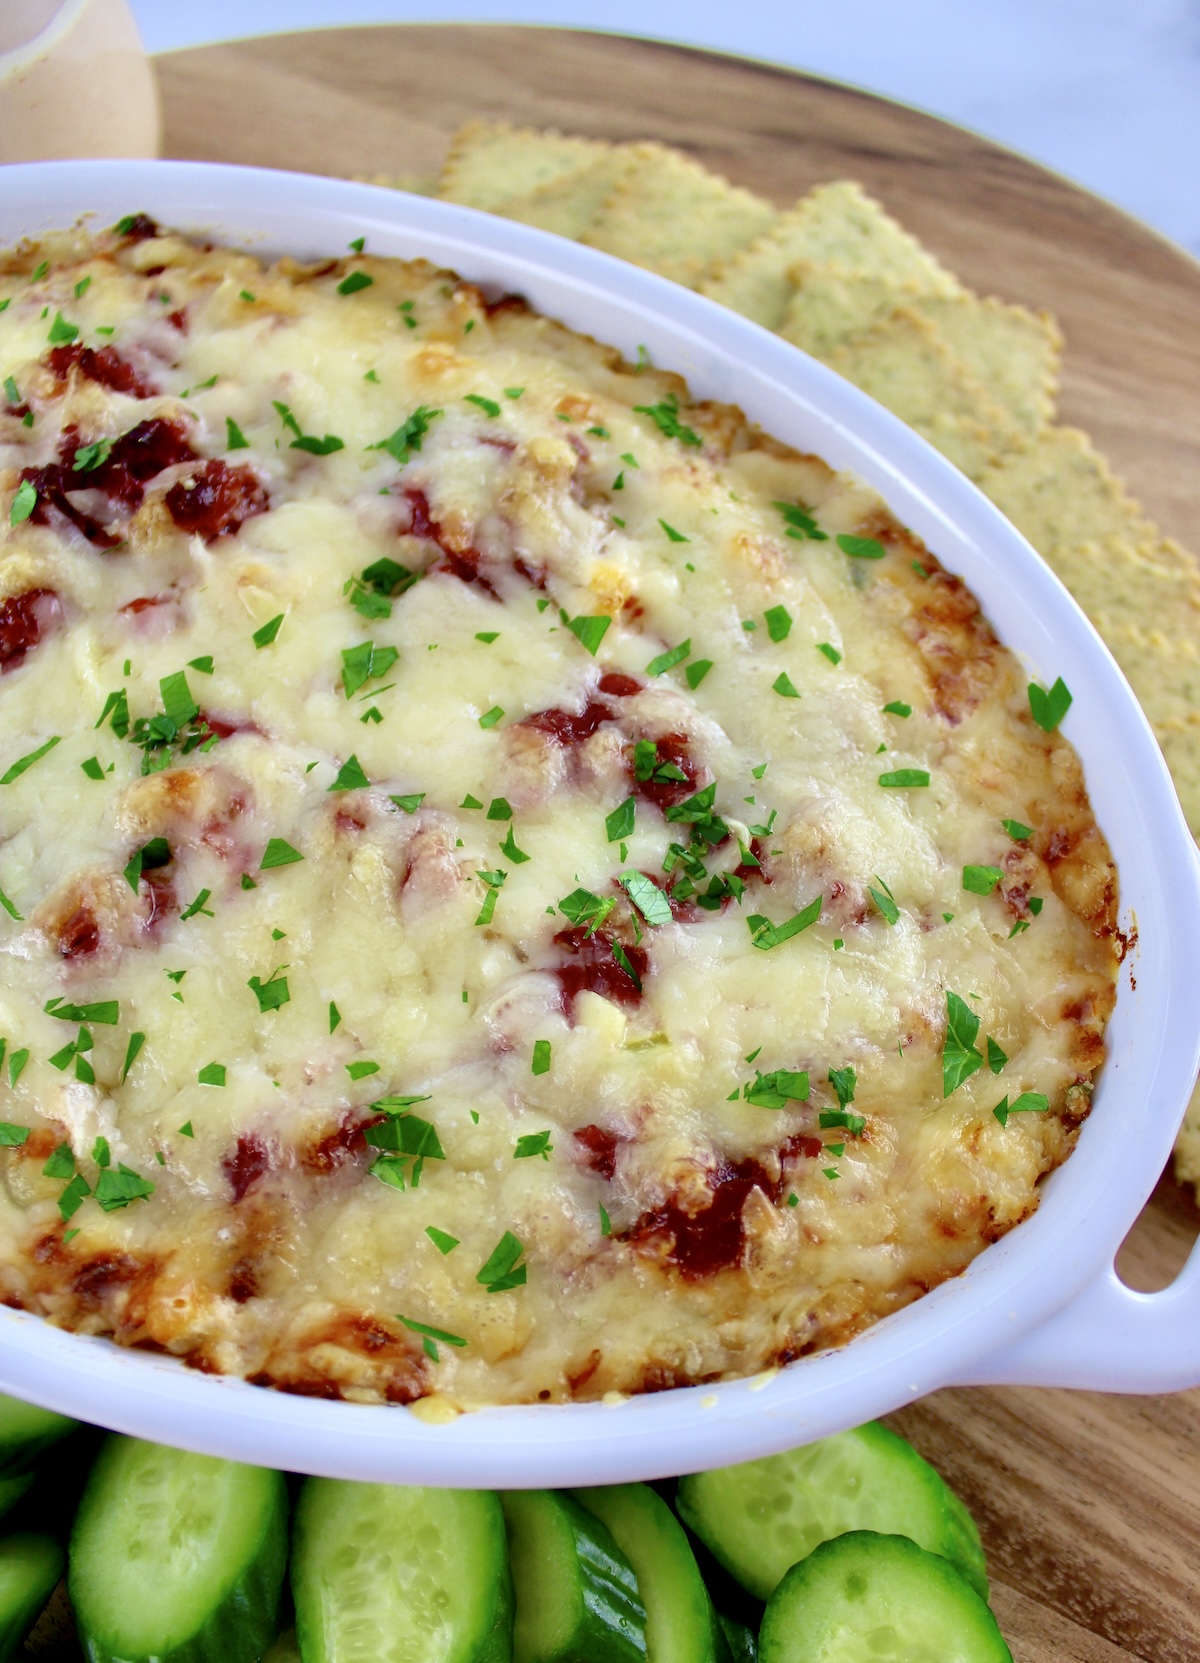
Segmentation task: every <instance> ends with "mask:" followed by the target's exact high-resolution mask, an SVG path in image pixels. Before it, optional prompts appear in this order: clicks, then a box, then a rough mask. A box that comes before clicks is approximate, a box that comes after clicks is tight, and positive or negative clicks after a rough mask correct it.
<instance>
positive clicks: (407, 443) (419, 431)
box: [367, 404, 442, 467]
mask: <svg viewBox="0 0 1200 1663" xmlns="http://www.w3.org/2000/svg"><path fill="white" fill-rule="evenodd" d="M441 414H442V412H441V411H440V410H433V409H431V408H430V407H429V405H427V404H421V405H418V406H417V408H416V409H415V410H414V411H413V413H412V415H411V416H409V418H408V420H407V421H404V422H402V423H401V424H400V426H399V427H398V428H397V429H396V431H395V432H394V433H392V434H389V436H388V437H387V438H386V439H380V440H379V442H378V444H374V445H368V447H367V448H368V450H386V451H387V453H388V455H389V456H390V457H391V458H392V460H393V461H395V462H398V463H399V464H400V466H401V467H403V466H404V465H405V463H406V462H407V461H408V460H409V458H410V457H412V456H414V455H416V454H417V452H418V451H419V450H420V449H421V443H422V441H423V439H424V438H425V435H426V434H427V433H428V432H429V428H430V424H431V423H432V422H434V421H435V420H436V419H437V417H438V416H440V415H441Z"/></svg>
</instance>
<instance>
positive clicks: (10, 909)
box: [0, 889, 25, 1061]
mask: <svg viewBox="0 0 1200 1663" xmlns="http://www.w3.org/2000/svg"><path fill="white" fill-rule="evenodd" d="M0 907H3V908H4V910H5V912H6V913H7V914H8V916H9V917H10V918H12V919H15V921H16V922H17V923H18V924H23V923H24V922H25V919H24V916H23V914H21V913H19V912H18V911H17V909H16V907H15V905H14V904H13V902H12V901H10V900H9V898H8V896H7V895H6V894H5V893H4V891H3V890H2V889H0ZM3 1057H4V1052H3V1050H0V1061H2V1060H3Z"/></svg>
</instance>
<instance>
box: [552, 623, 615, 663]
mask: <svg viewBox="0 0 1200 1663" xmlns="http://www.w3.org/2000/svg"><path fill="white" fill-rule="evenodd" d="M562 620H563V623H564V624H566V626H567V628H568V629H569V630H570V631H571V634H572V635H573V636H575V638H576V639H577V640H578V641H579V642H580V643H581V645H582V646H584V647H585V648H586V649H587V651H588V652H590V653H591V655H592V657H593V658H595V656H596V649H597V648H598V647H599V645H600V643H601V641H603V639H604V636H605V632H606V631H607V629H608V626H609V624H611V623H612V619H611V618H607V617H605V616H604V615H603V614H602V613H601V614H599V615H595V616H592V615H588V616H584V615H582V614H581V615H580V616H579V617H578V618H568V617H567V615H566V613H565V612H564V613H563V614H562Z"/></svg>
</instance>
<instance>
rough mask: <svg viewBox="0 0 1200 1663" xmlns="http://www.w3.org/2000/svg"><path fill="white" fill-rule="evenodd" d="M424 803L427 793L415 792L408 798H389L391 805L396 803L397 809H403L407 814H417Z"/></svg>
mask: <svg viewBox="0 0 1200 1663" xmlns="http://www.w3.org/2000/svg"><path fill="white" fill-rule="evenodd" d="M424 801H425V793H424V792H423V791H413V792H411V793H410V794H409V795H407V796H402V797H389V798H388V802H389V803H395V805H396V807H397V808H398V809H402V810H403V812H404V813H405V814H415V813H416V812H417V810H418V809H419V808H420V806H421V804H422V803H423V802H424Z"/></svg>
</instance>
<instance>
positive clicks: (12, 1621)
mask: <svg viewBox="0 0 1200 1663" xmlns="http://www.w3.org/2000/svg"><path fill="white" fill-rule="evenodd" d="M66 1562H67V1556H66V1554H65V1553H64V1552H63V1550H62V1545H61V1544H60V1543H59V1542H56V1541H55V1540H54V1537H53V1536H24V1535H23V1536H5V1537H4V1538H3V1539H2V1540H0V1663H8V1659H9V1658H10V1657H15V1656H16V1654H17V1651H18V1649H19V1647H20V1645H21V1642H22V1641H23V1640H24V1638H25V1636H26V1635H27V1634H28V1633H29V1631H30V1629H31V1628H32V1627H33V1625H34V1623H35V1622H36V1621H37V1619H38V1617H39V1616H40V1615H41V1612H42V1610H43V1609H44V1607H45V1604H46V1601H47V1600H48V1599H49V1598H50V1595H51V1594H52V1593H53V1592H54V1590H55V1588H56V1586H57V1585H58V1579H59V1577H60V1576H61V1575H62V1573H63V1569H64V1567H65V1565H66Z"/></svg>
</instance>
